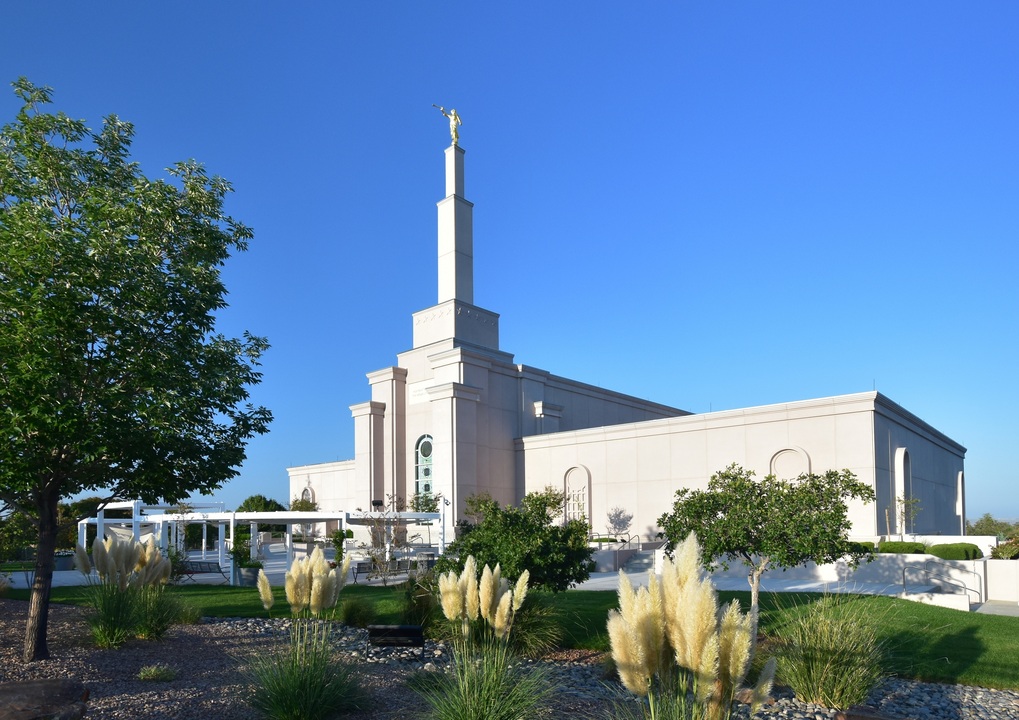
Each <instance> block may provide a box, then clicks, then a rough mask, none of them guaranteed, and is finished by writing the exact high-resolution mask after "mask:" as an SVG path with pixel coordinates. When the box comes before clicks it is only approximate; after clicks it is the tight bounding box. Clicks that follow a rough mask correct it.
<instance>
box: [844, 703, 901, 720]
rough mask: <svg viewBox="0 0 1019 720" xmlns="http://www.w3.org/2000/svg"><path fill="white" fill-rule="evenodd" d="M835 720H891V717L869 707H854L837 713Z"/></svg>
mask: <svg viewBox="0 0 1019 720" xmlns="http://www.w3.org/2000/svg"><path fill="white" fill-rule="evenodd" d="M835 720H891V716H890V715H885V714H884V713H880V712H878V711H877V708H872V707H871V706H869V705H853V706H852V707H851V708H849V709H848V710H839V711H838V712H836V713H835Z"/></svg>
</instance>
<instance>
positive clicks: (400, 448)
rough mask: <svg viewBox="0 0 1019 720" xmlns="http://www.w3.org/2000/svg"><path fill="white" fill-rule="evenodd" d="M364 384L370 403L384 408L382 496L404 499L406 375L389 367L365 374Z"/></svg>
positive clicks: (405, 491) (402, 369) (399, 368)
mask: <svg viewBox="0 0 1019 720" xmlns="http://www.w3.org/2000/svg"><path fill="white" fill-rule="evenodd" d="M368 383H369V384H370V385H371V389H372V400H373V401H375V402H379V403H383V404H384V406H385V420H384V423H383V435H382V444H383V451H382V453H383V458H384V460H383V470H382V472H383V485H384V487H385V494H386V495H393V496H394V497H402V498H407V496H408V489H407V371H406V370H405V369H404V368H401V367H389V368H385V369H384V370H378V371H376V372H373V373H368ZM373 499H376V500H378V499H381V500H385V499H386V498H384V497H381V498H373Z"/></svg>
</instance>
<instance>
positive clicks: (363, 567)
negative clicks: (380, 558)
mask: <svg viewBox="0 0 1019 720" xmlns="http://www.w3.org/2000/svg"><path fill="white" fill-rule="evenodd" d="M350 570H351V572H353V573H354V582H355V583H357V576H358V575H368V574H370V573H371V571H372V564H371V561H370V560H358V561H357V562H352V563H350Z"/></svg>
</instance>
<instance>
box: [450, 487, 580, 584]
mask: <svg viewBox="0 0 1019 720" xmlns="http://www.w3.org/2000/svg"><path fill="white" fill-rule="evenodd" d="M565 500H566V497H565V495H564V494H563V493H562V492H559V491H556V490H553V489H552V488H546V489H545V490H544V491H543V492H532V493H528V494H527V495H526V496H524V499H523V500H522V501H521V503H520V507H506V508H504V507H501V506H500V505H499V503H498V502H496V501H495V500H493V499H492V498H491V497H490V496H488V495H474V496H471V497H469V498H468V499H467V515H468V516H469V517H472V518H474V521H473V522H472V521H469V520H461V521H460V522H459V523H458V531H459V537H458V538H457V539H456V540H454V541H453V542H452V543H450V545H449V547H448V548H447V550H446V555H444V556H443V558H441V559H440V562H439V564H438V571H439V572H443V571H446V570H453V569H456V568H457V567H458V566H459V561H456V560H452V559H451V558H466V557H467V556H468V555H473V556H474V558H475V559H476V560H477V561H478V564H479V565H491V566H492V567H495V565H496V563H498V564H501V565H502V572H503V574H504V575H506V576H507V577H519V576H520V575H521V574H522V573H523V572H524V570H527V571H529V572H530V584H531V586H532V587H535V588H540V589H543V590H550V591H552V592H562V591H563V590H566V589H568V588H569V587H571V586H573V585H575V584H577V583H579V582H584V581H585V580H587V579H588V577H590V575H591V571H590V563H591V554H592V552H593V551H592V550H591V548H590V547H588V544H587V535H588V532H590V527H589V526H588V524H587V523H586V522H584V521H583V520H578V519H573V520H567V521H566V522H563V521H562V520H561V518H562V514H563V507H564V502H565Z"/></svg>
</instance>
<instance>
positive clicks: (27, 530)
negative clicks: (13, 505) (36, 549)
mask: <svg viewBox="0 0 1019 720" xmlns="http://www.w3.org/2000/svg"><path fill="white" fill-rule="evenodd" d="M37 536H38V533H37V532H36V529H35V525H33V524H32V521H31V519H29V517H28V516H27V515H25V514H24V513H19V512H7V513H3V514H0V562H3V561H6V560H21V559H23V558H22V554H23V553H24V551H25V550H26V549H27V548H28V547H29V546H31V545H32V543H33V542H35V540H36V538H37Z"/></svg>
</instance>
